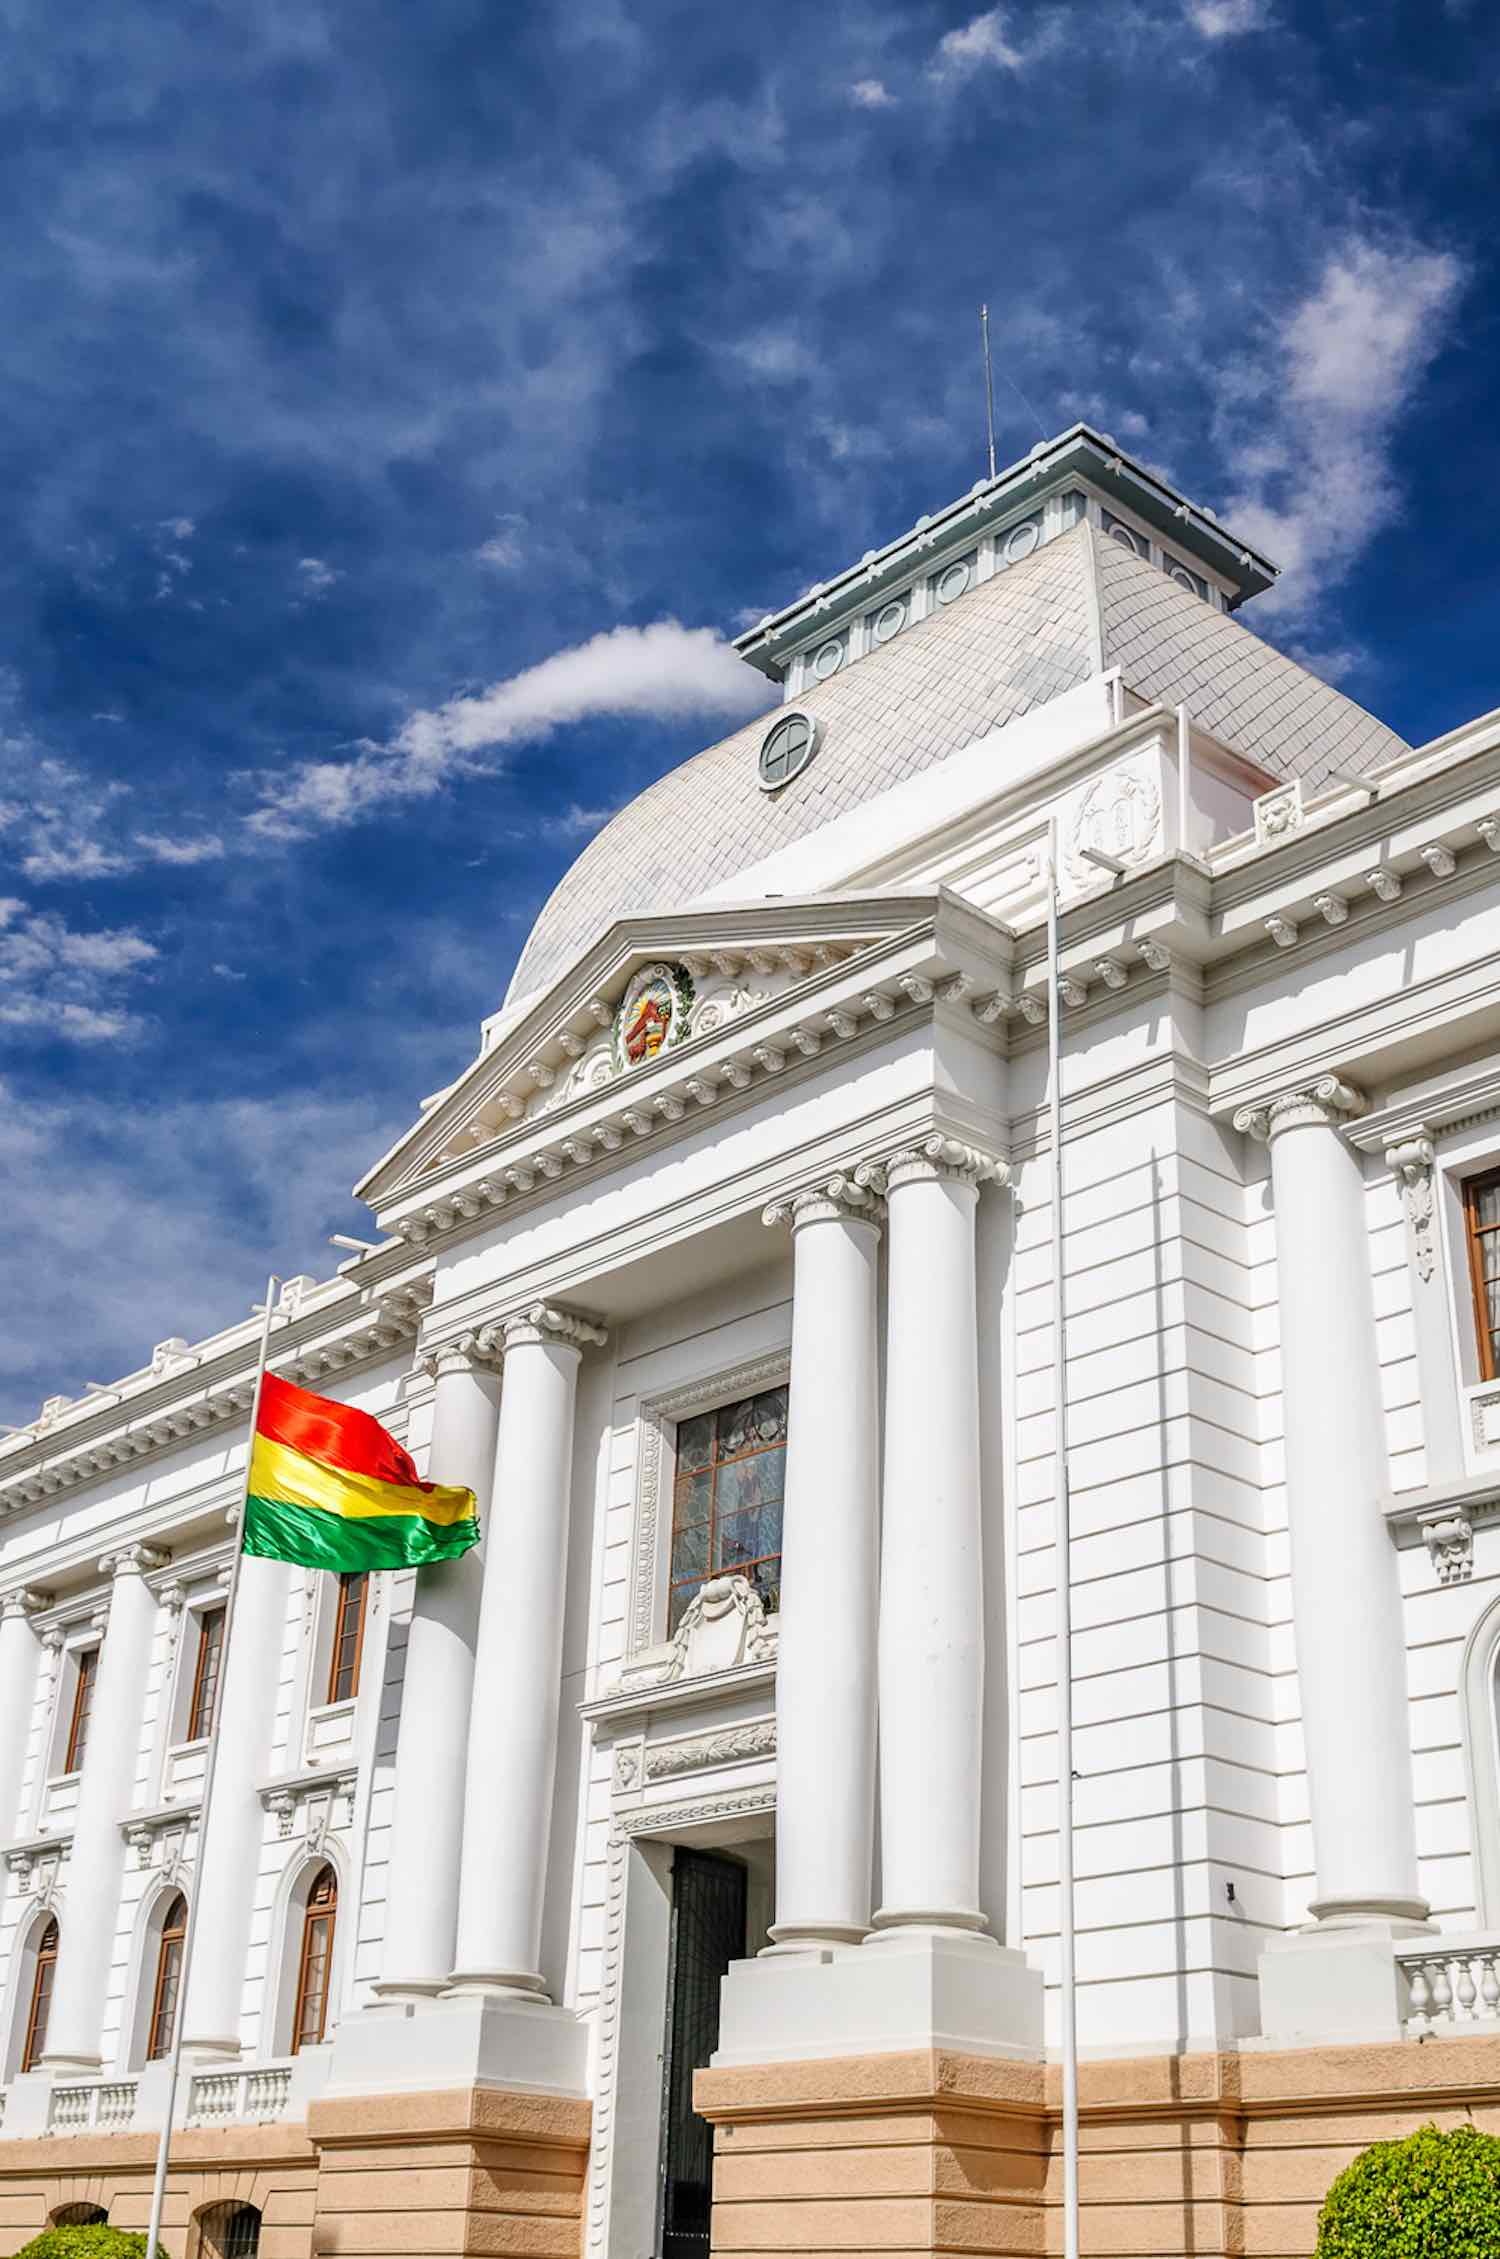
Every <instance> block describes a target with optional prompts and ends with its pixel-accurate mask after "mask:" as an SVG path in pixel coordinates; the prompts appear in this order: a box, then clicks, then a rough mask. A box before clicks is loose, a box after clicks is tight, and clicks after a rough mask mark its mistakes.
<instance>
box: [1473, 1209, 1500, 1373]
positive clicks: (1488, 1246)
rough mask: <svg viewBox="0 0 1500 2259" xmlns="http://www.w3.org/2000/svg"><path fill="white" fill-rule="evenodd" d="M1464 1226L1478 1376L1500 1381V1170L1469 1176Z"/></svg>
mask: <svg viewBox="0 0 1500 2259" xmlns="http://www.w3.org/2000/svg"><path fill="white" fill-rule="evenodd" d="M1464 1223H1465V1225H1466V1227H1467V1230H1468V1238H1469V1277H1470V1279H1471V1280H1472V1281H1473V1286H1474V1327H1475V1331H1476V1333H1477V1334H1478V1336H1479V1377H1480V1379H1481V1380H1487V1381H1490V1380H1500V1169H1491V1170H1490V1172H1489V1174H1488V1175H1487V1176H1482V1177H1470V1179H1469V1181H1468V1183H1467V1184H1466V1185H1465V1186H1464Z"/></svg>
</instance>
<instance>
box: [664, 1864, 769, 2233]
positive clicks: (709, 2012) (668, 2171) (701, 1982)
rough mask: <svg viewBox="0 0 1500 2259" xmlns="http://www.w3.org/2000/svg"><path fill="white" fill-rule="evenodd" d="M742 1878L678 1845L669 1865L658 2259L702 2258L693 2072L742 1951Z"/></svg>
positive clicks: (699, 2125) (712, 2039) (703, 2186)
mask: <svg viewBox="0 0 1500 2259" xmlns="http://www.w3.org/2000/svg"><path fill="white" fill-rule="evenodd" d="M747 1879H748V1878H747V1874H746V1869H745V1867H744V1865H743V1864H742V1863H741V1862H740V1861H739V1860H737V1859H727V1858H722V1857H720V1856H719V1855H718V1854H717V1853H715V1852H710V1851H689V1850H686V1849H684V1848H682V1847H679V1848H678V1849H677V1851H676V1852H675V1853H674V1854H673V1859H672V1918H671V1929H670V1934H669V1938H668V1945H667V2029H666V2050H665V2055H664V2059H663V2078H662V2142H661V2204H660V2212H659V2218H660V2227H661V2234H660V2243H659V2249H660V2252H661V2259H707V2253H708V2238H709V2214H710V2209H711V2204H712V2198H713V2128H712V2127H711V2126H710V2125H709V2124H708V2122H707V2120H706V2119H703V2118H700V2117H699V2116H698V2114H697V2112H696V2111H695V2110H694V2108H693V2073H694V2072H695V2071H701V2070H702V2069H704V2067H705V2066H706V2065H707V2063H708V2060H709V2057H710V2056H711V2055H712V2054H713V2051H714V2049H715V2048H716V2047H717V2046H718V2044H719V1986H720V1984H721V1982H722V1981H723V1977H724V1972H725V1970H726V1969H727V1968H728V1967H729V1964H730V1962H731V1961H739V1960H743V1959H744V1957H745V1953H746V1949H747V1940H746V1902H747Z"/></svg>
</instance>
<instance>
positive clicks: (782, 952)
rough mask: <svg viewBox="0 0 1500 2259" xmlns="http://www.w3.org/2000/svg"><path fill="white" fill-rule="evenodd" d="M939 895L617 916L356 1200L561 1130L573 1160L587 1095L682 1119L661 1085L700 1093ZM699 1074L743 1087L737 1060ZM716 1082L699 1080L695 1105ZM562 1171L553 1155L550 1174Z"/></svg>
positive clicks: (464, 1167)
mask: <svg viewBox="0 0 1500 2259" xmlns="http://www.w3.org/2000/svg"><path fill="white" fill-rule="evenodd" d="M937 900H938V898H937V896H936V895H935V894H933V893H922V894H913V895H867V896H858V897H855V896H849V897H843V898H840V897H827V896H824V897H820V898H818V899H816V900H806V901H787V902H774V903H766V902H762V903H757V904H754V905H749V906H746V907H743V908H733V907H715V908H713V909H709V910H704V911H699V912H676V913H673V914H670V915H665V914H664V915H659V916H656V917H639V918H627V919H622V920H621V921H620V922H619V923H618V924H616V925H615V926H613V927H612V928H611V929H610V931H609V932H608V933H606V934H605V935H603V936H602V937H601V939H600V940H599V941H598V942H597V943H596V944H595V945H594V947H593V948H592V949H590V950H589V951H588V952H587V954H586V955H585V956H584V957H583V958H582V959H581V960H580V961H579V963H578V964H576V965H575V966H574V967H573V969H572V970H571V971H570V972H569V973H567V974H566V975H564V976H563V978H561V979H560V980H558V981H557V982H555V983H554V984H553V986H552V987H551V988H550V989H548V990H546V991H544V992H543V993H542V994H540V995H538V996H536V997H534V998H532V999H530V1000H529V1001H528V1002H527V1003H526V1004H525V1005H524V1006H523V1008H522V1009H521V1010H520V1011H519V1012H517V1013H514V1014H509V1015H503V1016H501V1017H500V1018H499V1019H498V1020H496V1021H494V1022H492V1023H490V1029H489V1031H487V1032H489V1034H490V1037H491V1040H489V1041H488V1043H487V1044H486V1047H485V1048H484V1049H483V1050H482V1051H481V1052H480V1054H479V1056H478V1058H477V1059H475V1060H474V1061H473V1063H472V1064H471V1065H470V1066H469V1067H468V1068H466V1069H465V1071H464V1073H463V1074H462V1075H460V1076H459V1078H458V1080H457V1081H456V1082H455V1083H453V1084H451V1085H450V1087H449V1088H448V1089H447V1090H445V1091H443V1092H441V1093H440V1094H439V1096H438V1097H437V1098H436V1099H435V1100H434V1101H432V1102H431V1103H430V1104H429V1106H428V1107H427V1109H426V1111H425V1112H424V1114H423V1116H422V1118H421V1120H420V1121H418V1122H417V1123H415V1124H414V1125H413V1127H412V1128H411V1129H410V1130H408V1131H407V1133H406V1134H405V1136H404V1137H402V1138H401V1139H400V1140H399V1141H398V1143H397V1144H396V1145H395V1146H393V1147H392V1148H391V1150H390V1152H388V1153H387V1154H386V1155H385V1156H384V1158H383V1159H382V1160H380V1161H379V1162H377V1163H376V1165H375V1167H374V1168H373V1169H372V1170H371V1171H370V1172H369V1174H368V1175H367V1176H366V1177H365V1178H364V1180H363V1181H362V1182H361V1183H360V1184H359V1185H358V1186H357V1187H356V1191H357V1193H358V1195H359V1197H360V1198H361V1199H363V1200H365V1201H368V1202H369V1204H370V1205H371V1206H372V1207H374V1208H376V1209H382V1208H389V1207H391V1206H392V1205H393V1204H397V1205H400V1204H404V1203H405V1202H406V1201H407V1199H408V1198H409V1196H410V1195H411V1194H412V1193H414V1192H416V1191H419V1190H421V1189H422V1188H424V1187H426V1186H428V1185H432V1186H433V1187H436V1186H437V1185H439V1183H441V1182H443V1181H444V1180H446V1179H448V1178H450V1177H452V1176H453V1175H454V1174H455V1173H458V1174H468V1173H472V1167H473V1164H474V1163H475V1162H476V1161H477V1160H479V1159H480V1158H482V1157H484V1156H486V1155H488V1154H490V1153H492V1152H493V1154H494V1155H495V1157H496V1159H497V1160H501V1159H504V1158H505V1156H506V1154H507V1152H508V1150H509V1149H510V1148H511V1147H515V1148H516V1149H517V1150H518V1151H519V1149H520V1148H521V1147H522V1146H526V1145H535V1144H536V1142H537V1139H538V1133H539V1132H543V1131H546V1130H550V1129H551V1128H552V1127H553V1126H554V1123H555V1127H556V1131H557V1137H558V1139H559V1140H561V1148H560V1149H561V1150H563V1151H565V1152H568V1153H569V1156H570V1158H572V1159H574V1160H575V1161H576V1160H577V1159H578V1158H580V1157H581V1156H583V1155H584V1154H585V1153H588V1152H591V1151H592V1150H594V1148H593V1147H591V1146H585V1145H579V1144H578V1143H577V1141H576V1139H575V1140H572V1141H570V1140H569V1137H568V1135H567V1131H568V1124H569V1121H570V1119H571V1117H572V1116H573V1115H574V1114H575V1112H578V1111H580V1110H584V1111H586V1110H587V1107H586V1102H587V1101H589V1100H591V1099H594V1100H605V1101H608V1102H609V1103H610V1105H611V1106H616V1105H620V1106H624V1107H626V1108H627V1109H628V1110H633V1101H634V1098H635V1094H636V1093H637V1092H638V1093H639V1097H640V1103H641V1105H643V1106H649V1107H653V1108H657V1109H660V1110H661V1118H663V1119H667V1120H671V1119H675V1118H676V1116H677V1114H680V1112H681V1105H680V1103H679V1102H678V1101H676V1100H675V1099H673V1098H672V1097H671V1096H670V1094H669V1092H668V1090H667V1089H666V1088H665V1087H664V1086H666V1085H669V1084H670V1085H676V1084H680V1083H682V1082H684V1081H686V1082H688V1083H689V1084H691V1083H692V1082H693V1081H694V1079H695V1075H694V1068H695V1065H696V1064H697V1063H698V1062H700V1061H702V1062H707V1061H708V1057H709V1054H710V1052H711V1051H715V1050H718V1051H722V1049H723V1040H722V1039H723V1038H724V1036H725V1034H726V1032H727V1031H729V1030H731V1029H732V1028H734V1027H736V1026H738V1025H739V1024H740V1023H744V1024H745V1026H746V1028H747V1029H748V1028H749V1027H750V1026H751V1025H752V1024H754V1023H756V1022H757V1021H758V1020H759V1019H760V1018H761V1017H762V1016H763V1015H765V1014H767V1013H768V1012H771V1011H774V1010H775V1009H776V1008H777V1007H779V1006H782V1005H785V1004H786V1003H788V1002H790V1001H793V1000H795V999H796V998H797V996H798V995H799V994H800V993H801V992H804V991H805V992H806V994H807V999H808V1001H809V1003H811V1002H812V1001H814V998H815V995H816V992H817V991H818V990H819V989H820V988H821V987H822V986H824V985H826V984H828V983H829V982H831V981H832V982H835V983H837V984H839V985H842V984H843V981H844V979H845V977H846V976H847V974H848V972H849V971H850V969H851V968H856V967H857V965H858V962H859V961H860V960H862V959H864V958H869V959H871V960H872V961H873V960H874V959H875V958H877V957H878V956H879V955H880V954H881V953H882V952H884V951H886V950H888V949H889V948H890V946H891V944H892V943H893V941H896V940H898V939H899V938H900V937H901V936H902V935H903V934H904V933H907V932H911V931H918V930H921V929H923V928H926V929H927V930H929V931H930V930H931V928H932V925H933V920H934V915H935V912H936V909H937ZM835 1009H837V1008H835ZM846 1018H847V1013H845V1014H843V1015H842V1016H841V1019H840V1024H842V1023H843V1020H844V1019H846ZM815 1041H816V1037H815V1036H813V1035H809V1034H808V1033H806V1032H803V1033H802V1035H801V1037H800V1042H801V1043H802V1044H803V1045H804V1046H805V1045H808V1044H810V1043H812V1042H815ZM704 1071H705V1073H711V1074H712V1075H714V1076H715V1077H718V1078H722V1079H723V1080H725V1081H726V1082H727V1083H728V1084H729V1086H730V1087H738V1076H739V1074H740V1072H741V1070H740V1069H739V1068H738V1067H737V1066H736V1065H735V1064H734V1063H733V1062H729V1061H725V1062H723V1063H720V1064H716V1065H712V1066H709V1065H707V1064H705V1068H704ZM708 1087H709V1086H708V1085H707V1084H706V1083H704V1082H702V1081H700V1083H699V1093H698V1099H699V1102H700V1103H702V1102H703V1100H704V1098H705V1097H706V1095H707V1092H708ZM674 1108H675V1109H676V1111H675V1112H674ZM592 1134H593V1135H594V1136H595V1137H596V1138H597V1140H598V1149H599V1150H606V1151H607V1150H609V1149H610V1143H609V1141H610V1138H611V1137H612V1136H613V1135H614V1133H613V1132H612V1131H611V1130H609V1129H608V1128H607V1127H603V1128H600V1129H599V1130H598V1131H596V1132H594V1133H592ZM555 1167H556V1163H555V1162H554V1161H553V1160H552V1159H551V1158H550V1156H549V1158H548V1161H547V1164H546V1166H545V1167H544V1170H543V1173H544V1174H550V1173H553V1170H554V1169H555Z"/></svg>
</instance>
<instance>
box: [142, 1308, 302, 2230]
mask: <svg viewBox="0 0 1500 2259" xmlns="http://www.w3.org/2000/svg"><path fill="white" fill-rule="evenodd" d="M280 1284H281V1281H280V1279H278V1278H277V1277H276V1276H275V1275H274V1273H273V1274H272V1276H271V1277H270V1278H268V1279H267V1281H266V1301H265V1311H264V1316H263V1320H262V1324H261V1329H260V1354H259V1356H258V1357H257V1359H256V1364H255V1388H254V1391H253V1393H252V1395H251V1398H250V1432H249V1437H248V1440H247V1442H246V1445H245V1479H244V1482H243V1483H242V1484H241V1486H240V1503H239V1511H238V1513H237V1514H236V1515H235V1517H234V1558H233V1560H232V1562H231V1564H230V1569H229V1590H228V1592H227V1593H226V1594H225V1597H224V1638H223V1643H222V1646H221V1648H220V1658H221V1660H220V1666H219V1683H218V1685H217V1687H216V1688H215V1689H214V1716H213V1726H212V1729H211V1731H210V1733H209V1737H208V1749H207V1751H206V1752H205V1755H204V1760H203V1795H202V1799H201V1801H200V1803H199V1806H198V1853H197V1857H196V1858H195V1859H194V1861H193V1875H192V1881H191V1884H190V1885H189V1889H188V1912H187V1923H186V1926H185V1928H184V1930H183V1935H182V1966H181V1968H180V1969H179V1971H178V1974H177V2001H176V2005H175V2008H174V2011H173V2016H172V2052H171V2055H170V2057H169V2058H168V2066H167V2107H166V2113H165V2115H164V2117H163V2118H162V2123H161V2138H160V2140H159V2141H158V2142H157V2145H156V2175H155V2178H154V2179H153V2181H152V2183H151V2218H150V2223H149V2225H148V2226H147V2229H146V2259H156V2249H157V2245H158V2244H159V2243H160V2241H161V2216H162V2209H163V2206H164V2205H165V2203H166V2196H167V2160H168V2158H169V2157H170V2155H171V2150H172V2121H173V2119H174V2118H175V2117H176V2115H177V2088H178V2084H179V2082H180V2079H181V2075H182V2028H183V2021H184V2017H185V2013H186V2010H187V1997H188V1977H189V1974H190V1972H191V1970H192V1966H193V1939H194V1937H195V1936H196V1935H197V1930H198V1900H199V1896H200V1892H199V1884H200V1883H201V1882H202V1880H203V1853H204V1849H205V1847H206V1845H207V1842H208V1807H209V1800H210V1799H211V1797H212V1796H213V1792H214V1774H215V1773H216V1772H217V1771H218V1769H219V1712H220V1710H221V1709H222V1707H223V1695H224V1685H225V1681H226V1680H227V1678H228V1676H229V1652H230V1650H229V1642H230V1638H231V1635H232V1634H233V1631H234V1603H235V1600H236V1597H237V1596H238V1593H239V1589H240V1563H241V1562H242V1561H243V1560H244V1558H245V1555H244V1550H243V1548H244V1540H245V1509H246V1506H247V1504H248V1502H249V1497H250V1457H251V1453H252V1452H253V1451H254V1449H255V1424H256V1421H257V1420H258V1418H259V1417H260V1392H261V1384H262V1382H263V1381H264V1380H265V1377H266V1356H267V1353H268V1352H269V1350H270V1347H271V1320H272V1317H273V1316H274V1314H275V1309H276V1289H277V1287H278V1286H280Z"/></svg>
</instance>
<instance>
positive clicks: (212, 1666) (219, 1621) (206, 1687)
mask: <svg viewBox="0 0 1500 2259" xmlns="http://www.w3.org/2000/svg"><path fill="white" fill-rule="evenodd" d="M223 1665H224V1611H223V1609H222V1608H205V1609H204V1610H203V1611H202V1613H201V1614H200V1616H199V1618H198V1659H197V1661H196V1663H195V1664H194V1665H193V1699H192V1701H191V1702H190V1703H189V1704H188V1740H189V1741H201V1740H202V1739H203V1737H204V1736H205V1734H211V1733H212V1732H213V1730H214V1713H215V1711H216V1710H217V1709H218V1706H219V1674H220V1672H221V1671H222V1669H223Z"/></svg>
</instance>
